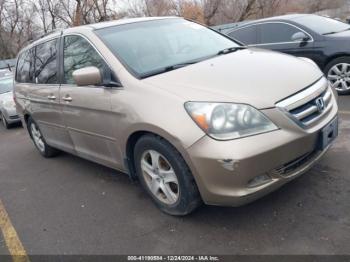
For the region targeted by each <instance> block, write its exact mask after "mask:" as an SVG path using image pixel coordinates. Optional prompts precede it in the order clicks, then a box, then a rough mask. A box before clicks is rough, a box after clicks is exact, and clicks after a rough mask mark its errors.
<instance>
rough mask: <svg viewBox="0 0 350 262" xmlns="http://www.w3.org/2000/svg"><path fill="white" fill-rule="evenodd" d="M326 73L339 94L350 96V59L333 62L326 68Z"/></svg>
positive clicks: (340, 58)
mask: <svg viewBox="0 0 350 262" xmlns="http://www.w3.org/2000/svg"><path fill="white" fill-rule="evenodd" d="M324 73H325V75H326V76H327V78H328V80H329V81H330V82H331V84H332V86H333V88H334V89H335V90H337V92H338V94H340V95H348V94H350V57H347V56H343V57H339V58H336V59H334V60H332V61H331V62H329V63H328V64H327V66H326V67H325V69H324Z"/></svg>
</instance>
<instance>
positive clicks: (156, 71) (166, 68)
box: [141, 60, 201, 78]
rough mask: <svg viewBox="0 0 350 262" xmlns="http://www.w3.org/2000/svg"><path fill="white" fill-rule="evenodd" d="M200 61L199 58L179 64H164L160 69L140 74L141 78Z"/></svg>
mask: <svg viewBox="0 0 350 262" xmlns="http://www.w3.org/2000/svg"><path fill="white" fill-rule="evenodd" d="M200 61H201V60H199V61H190V62H185V63H179V64H175V65H171V66H166V67H164V68H161V69H158V70H155V71H152V72H149V73H145V74H142V75H141V78H146V77H151V76H155V75H159V74H163V73H166V72H170V71H173V70H176V69H179V68H181V67H185V66H188V65H193V64H196V63H198V62H200Z"/></svg>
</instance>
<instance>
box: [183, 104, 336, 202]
mask: <svg viewBox="0 0 350 262" xmlns="http://www.w3.org/2000/svg"><path fill="white" fill-rule="evenodd" d="M337 110H338V108H337V106H336V104H335V106H334V108H333V109H332V111H331V112H330V113H329V114H328V115H327V116H326V117H325V118H324V119H323V120H322V121H321V122H320V123H319V124H318V125H316V126H314V127H313V128H312V129H310V130H304V129H302V128H301V127H299V126H297V125H296V124H295V123H293V122H292V121H290V119H288V117H287V116H286V115H284V114H283V113H282V112H281V111H279V110H278V109H269V110H265V111H264V113H265V114H266V115H267V116H268V117H269V118H270V119H271V120H278V121H274V122H275V123H279V126H280V127H281V129H279V130H277V131H274V132H270V133H265V134H260V135H256V136H251V137H246V138H242V139H236V140H231V141H215V140H213V139H211V138H209V137H208V136H205V137H203V138H202V139H201V140H199V141H198V142H196V143H195V144H194V145H192V146H191V147H190V148H188V150H187V153H188V157H189V162H190V167H191V170H192V173H193V174H194V176H195V179H196V182H197V185H198V187H199V190H200V193H201V196H202V199H203V201H204V202H205V203H207V204H211V205H227V206H240V205H243V204H246V203H249V202H252V201H254V200H256V199H258V198H260V197H262V196H264V195H266V194H268V193H270V192H272V191H274V190H276V189H277V188H279V187H281V186H282V185H284V184H285V183H287V182H289V181H291V180H293V179H295V178H296V177H298V176H300V175H302V174H303V173H305V172H306V171H307V170H309V169H310V168H311V167H312V166H313V165H314V164H315V163H316V162H317V161H318V160H319V159H320V158H321V157H322V156H323V155H324V154H325V152H326V151H327V150H328V149H329V146H328V147H327V148H325V149H324V150H323V151H319V150H318V149H317V144H318V142H319V132H320V130H321V129H322V128H323V127H324V126H326V125H327V124H328V123H329V122H330V121H332V120H333V119H334V118H335V117H336V115H337ZM257 177H260V178H265V179H266V180H265V181H264V183H263V184H261V183H260V184H254V183H253V182H254V181H255V179H256V178H257Z"/></svg>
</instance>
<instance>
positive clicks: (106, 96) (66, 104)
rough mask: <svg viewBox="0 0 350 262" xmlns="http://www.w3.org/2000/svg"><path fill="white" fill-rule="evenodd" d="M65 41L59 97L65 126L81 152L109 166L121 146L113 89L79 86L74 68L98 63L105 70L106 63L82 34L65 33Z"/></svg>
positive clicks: (82, 154)
mask: <svg viewBox="0 0 350 262" xmlns="http://www.w3.org/2000/svg"><path fill="white" fill-rule="evenodd" d="M62 45H63V84H62V85H61V89H60V101H61V105H62V113H63V118H64V121H65V125H66V128H67V130H68V132H69V134H70V137H71V139H72V141H73V144H74V148H75V151H76V153H77V154H78V155H80V156H82V157H85V158H87V159H90V160H93V161H95V162H99V163H102V164H105V165H108V166H112V167H114V166H116V161H117V159H115V158H114V157H113V156H115V155H116V150H117V149H118V147H117V143H116V139H115V138H114V137H115V133H114V121H115V119H114V118H113V115H112V113H111V93H112V92H113V90H112V89H108V88H104V87H101V86H77V85H76V84H75V83H74V80H73V76H72V74H73V72H74V71H75V70H77V69H80V68H84V67H88V66H95V67H97V68H99V69H100V70H101V72H103V70H106V68H107V64H106V63H105V61H104V60H103V58H102V57H101V56H100V54H99V53H98V52H97V51H96V49H95V48H94V47H93V46H92V45H91V44H90V42H89V41H87V40H86V39H85V38H83V37H82V36H80V35H66V36H64V37H63V38H62Z"/></svg>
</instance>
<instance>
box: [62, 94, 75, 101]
mask: <svg viewBox="0 0 350 262" xmlns="http://www.w3.org/2000/svg"><path fill="white" fill-rule="evenodd" d="M62 100H64V101H66V102H72V101H73V99H72V98H71V97H70V96H69V95H66V96H65V97H63V98H62Z"/></svg>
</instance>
